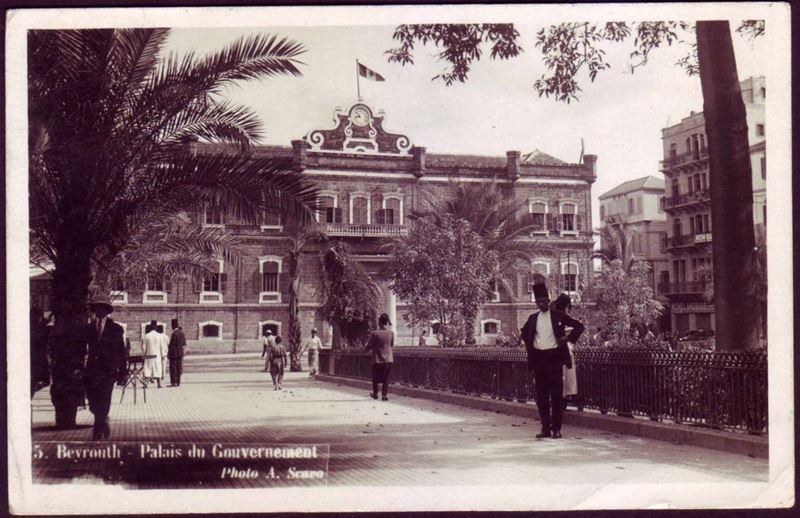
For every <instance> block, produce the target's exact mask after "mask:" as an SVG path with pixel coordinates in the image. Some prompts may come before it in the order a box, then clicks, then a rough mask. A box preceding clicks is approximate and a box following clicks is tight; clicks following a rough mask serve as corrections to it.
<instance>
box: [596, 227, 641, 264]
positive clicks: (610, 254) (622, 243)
mask: <svg viewBox="0 0 800 518" xmlns="http://www.w3.org/2000/svg"><path fill="white" fill-rule="evenodd" d="M598 233H599V234H600V249H599V250H597V251H595V252H594V253H593V254H592V258H595V259H600V260H601V261H603V264H605V265H610V264H611V263H612V262H613V261H615V260H618V261H620V262H621V263H622V268H623V269H624V270H625V272H630V271H631V267H632V266H633V265H634V264H635V263H636V261H637V259H636V256H635V255H634V253H633V239H632V236H631V235H630V233H629V232H628V227H627V225H626V224H625V223H620V224H618V225H603V226H602V227H600V229H599V230H598Z"/></svg>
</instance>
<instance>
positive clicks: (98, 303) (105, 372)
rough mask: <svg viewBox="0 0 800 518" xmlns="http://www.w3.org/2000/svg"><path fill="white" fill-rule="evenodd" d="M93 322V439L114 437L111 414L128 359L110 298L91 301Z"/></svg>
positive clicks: (89, 381)
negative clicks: (126, 359)
mask: <svg viewBox="0 0 800 518" xmlns="http://www.w3.org/2000/svg"><path fill="white" fill-rule="evenodd" d="M89 310H90V311H91V312H92V315H93V316H92V322H91V323H90V324H89V325H88V327H87V328H86V342H87V344H88V352H89V354H88V357H87V359H86V398H87V399H88V400H89V410H90V411H91V412H92V414H94V427H93V429H92V440H94V441H96V440H99V439H104V438H105V439H107V438H108V437H109V436H110V435H111V429H110V427H109V425H108V412H109V410H110V409H111V392H112V391H113V390H114V383H116V382H117V380H118V379H119V378H120V377H122V376H123V375H124V371H123V372H120V370H121V369H122V365H123V359H124V357H125V342H124V340H123V336H124V334H125V332H124V330H123V329H122V326H120V325H119V324H117V323H116V322H114V321H113V320H112V319H111V318H109V316H108V315H109V314H111V312H113V311H114V308H113V307H112V306H111V302H110V301H109V299H108V297H95V298H94V299H92V301H91V302H89Z"/></svg>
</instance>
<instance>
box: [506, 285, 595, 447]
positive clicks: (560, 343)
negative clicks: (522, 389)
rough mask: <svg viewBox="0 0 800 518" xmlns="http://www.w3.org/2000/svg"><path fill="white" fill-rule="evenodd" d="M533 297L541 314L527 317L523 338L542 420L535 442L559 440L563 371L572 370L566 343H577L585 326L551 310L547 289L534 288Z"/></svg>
mask: <svg viewBox="0 0 800 518" xmlns="http://www.w3.org/2000/svg"><path fill="white" fill-rule="evenodd" d="M533 296H534V298H535V300H536V305H537V306H538V307H539V311H538V312H536V313H533V314H532V315H531V316H530V317H528V321H527V322H525V325H524V326H522V330H521V333H520V334H521V337H522V341H523V342H525V349H526V350H527V352H528V370H532V371H533V378H534V381H535V383H536V407H537V408H538V409H539V418H540V419H541V420H542V431H541V432H540V433H538V434H537V435H536V438H537V439H543V438H545V437H552V438H553V439H560V438H561V414H562V412H563V410H564V381H563V378H562V375H563V373H562V367H564V366H566V367H567V368H571V367H572V360H571V359H570V355H569V349H568V348H567V342H572V343H576V342H577V341H578V338H579V337H580V336H581V333H583V324H581V323H580V322H578V321H577V320H575V319H574V318H572V317H571V316H569V315H567V314H566V313H564V312H563V311H559V310H557V309H550V297H549V295H548V294H547V286H546V285H544V284H541V283H540V284H534V285H533ZM567 326H568V327H572V331H571V332H570V333H569V335H567V336H565V332H564V327H567ZM551 412H552V414H551Z"/></svg>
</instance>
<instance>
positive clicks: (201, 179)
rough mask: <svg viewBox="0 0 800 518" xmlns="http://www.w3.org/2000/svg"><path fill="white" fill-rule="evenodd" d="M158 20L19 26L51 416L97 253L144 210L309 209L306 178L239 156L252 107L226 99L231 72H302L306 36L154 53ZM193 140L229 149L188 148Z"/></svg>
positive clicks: (61, 405)
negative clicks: (48, 321)
mask: <svg viewBox="0 0 800 518" xmlns="http://www.w3.org/2000/svg"><path fill="white" fill-rule="evenodd" d="M168 34H169V31H168V30H167V29H121V30H106V29H102V30H54V31H45V30H42V31H30V32H29V33H28V64H29V65H28V66H29V69H28V79H29V81H28V89H29V93H28V95H29V103H28V107H29V146H30V147H29V163H30V170H29V179H30V180H29V191H30V229H31V243H32V246H33V249H34V251H35V252H37V253H41V254H42V255H44V256H45V257H47V258H48V259H49V261H50V262H51V263H52V264H53V265H54V269H55V270H54V273H53V311H54V314H55V318H56V324H55V329H54V331H53V334H52V336H53V342H54V347H53V356H54V366H53V377H54V379H53V385H52V391H51V394H52V398H53V404H54V405H55V407H56V421H57V425H59V426H71V425H72V424H74V420H75V408H76V405H77V403H78V402H79V401H80V400H82V396H81V392H80V390H79V388H78V387H77V383H76V381H75V380H77V379H79V378H80V375H79V372H80V368H81V361H82V348H83V344H81V341H80V339H79V336H80V333H79V332H80V330H81V329H82V326H83V325H85V312H86V309H85V308H86V299H87V294H88V289H89V285H90V282H91V280H92V269H93V267H92V264H93V261H95V262H96V261H98V260H100V259H99V258H100V257H102V258H103V259H102V260H103V261H105V262H106V263H107V264H109V262H110V261H112V260H113V258H114V257H116V256H117V255H118V254H120V253H122V251H123V250H126V247H128V246H129V244H130V241H131V239H132V236H133V235H134V234H135V233H136V232H137V228H138V226H137V225H140V224H142V223H143V222H148V221H152V218H151V217H149V216H148V215H151V214H153V213H172V214H176V213H179V212H181V211H187V210H189V211H191V210H196V209H197V208H198V207H199V206H201V205H202V204H215V205H218V206H220V208H221V209H222V210H225V211H226V212H229V213H231V214H232V215H233V216H234V217H236V218H238V219H239V220H241V221H243V222H245V223H253V224H254V223H256V222H257V221H258V220H259V219H260V218H261V216H262V214H263V212H264V210H265V209H266V208H267V207H273V208H276V209H277V210H279V211H281V212H283V213H284V214H286V215H287V216H290V217H294V218H298V219H301V220H307V219H310V218H311V217H312V210H311V206H312V203H313V200H314V198H315V195H316V193H315V189H314V187H313V186H312V184H310V183H309V182H308V181H307V180H305V179H303V178H301V177H300V176H299V175H298V174H297V173H295V172H294V171H292V170H291V169H290V164H288V163H287V162H286V161H282V160H274V159H253V158H250V157H249V156H248V153H249V151H250V150H251V149H252V146H253V144H254V143H255V142H257V141H258V140H259V139H260V137H261V135H262V131H261V127H260V123H259V120H258V118H257V116H256V115H255V114H254V113H253V112H252V111H251V110H249V109H248V108H246V107H244V106H237V105H234V104H232V103H230V102H229V101H226V100H225V99H224V98H222V91H223V89H224V88H226V87H228V86H230V85H232V84H235V83H236V82H237V81H241V80H247V79H258V78H265V77H269V76H272V75H276V74H291V75H299V74H300V72H299V70H298V69H297V64H299V61H298V60H297V57H298V56H299V55H300V54H301V53H302V52H304V49H303V47H302V46H301V45H300V44H298V43H295V42H293V41H289V40H284V39H278V38H276V37H274V36H263V35H258V36H252V37H247V38H242V39H240V40H238V41H236V42H234V43H232V44H230V45H229V46H227V47H226V48H224V49H223V50H221V51H219V52H216V53H212V54H209V55H207V56H203V57H196V56H195V55H194V54H193V53H190V54H188V55H186V56H183V57H178V56H174V55H170V56H168V57H162V56H161V48H162V46H163V44H164V42H165V40H166V38H167V36H168ZM199 139H202V140H203V141H206V142H215V143H222V144H228V145H230V146H231V147H232V148H233V149H234V150H235V153H234V154H232V155H231V156H208V155H203V154H197V153H194V152H193V148H194V144H193V142H196V141H197V140H199Z"/></svg>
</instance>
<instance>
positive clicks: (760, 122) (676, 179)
mask: <svg viewBox="0 0 800 518" xmlns="http://www.w3.org/2000/svg"><path fill="white" fill-rule="evenodd" d="M740 86H741V90H742V97H743V100H744V104H745V109H746V113H747V126H748V139H749V142H750V160H751V166H752V170H753V224H754V225H755V227H756V230H757V231H759V230H763V229H764V228H765V225H766V213H767V211H766V178H767V170H766V167H767V164H766V161H767V159H766V134H765V128H766V125H765V100H766V83H765V79H764V77H763V76H761V77H751V78H748V79H746V80H744V81H742V82H741V83H740ZM662 143H663V152H664V159H663V160H662V162H661V170H662V172H663V173H664V177H665V184H666V185H665V187H666V193H665V196H664V198H663V207H664V210H665V211H666V213H667V225H668V237H667V251H668V252H669V255H670V263H671V265H670V271H669V282H666V281H667V279H666V278H665V279H663V281H664V282H663V287H664V292H665V293H666V294H667V296H668V297H669V299H670V302H671V304H670V309H671V314H672V329H673V330H676V331H678V332H679V333H682V332H685V331H689V330H706V329H712V330H713V329H714V306H713V304H712V303H710V302H709V301H710V297H711V295H712V293H711V291H712V284H711V279H712V278H713V266H712V252H711V242H712V238H713V228H712V223H713V222H712V218H711V196H710V190H709V186H710V184H709V179H710V178H709V170H708V148H707V144H706V137H705V119H704V118H703V114H702V113H695V112H691V113H690V114H689V116H688V117H686V118H684V119H683V120H681V122H680V123H678V124H675V125H673V126H669V127H667V128H664V129H663V130H662Z"/></svg>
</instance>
